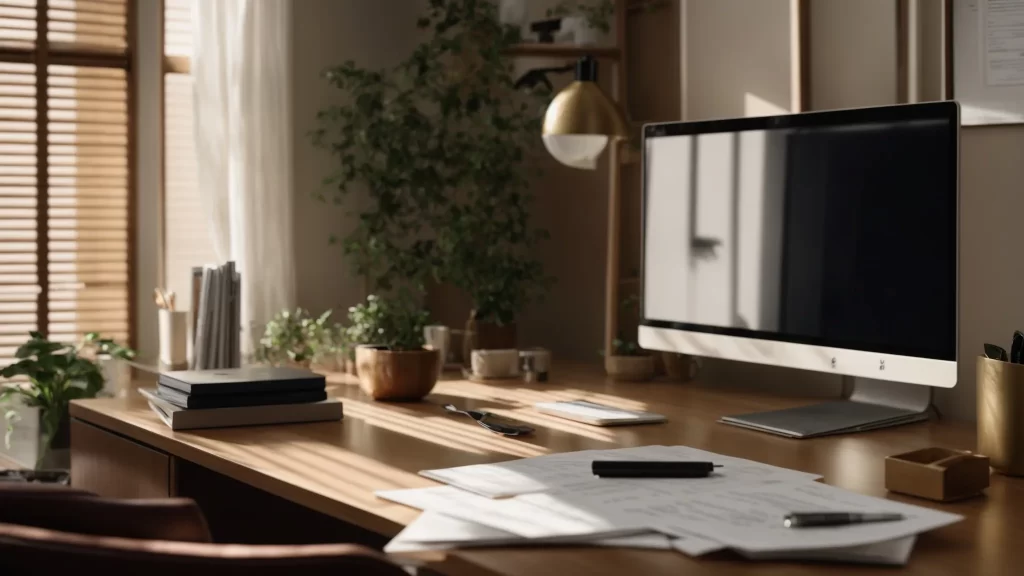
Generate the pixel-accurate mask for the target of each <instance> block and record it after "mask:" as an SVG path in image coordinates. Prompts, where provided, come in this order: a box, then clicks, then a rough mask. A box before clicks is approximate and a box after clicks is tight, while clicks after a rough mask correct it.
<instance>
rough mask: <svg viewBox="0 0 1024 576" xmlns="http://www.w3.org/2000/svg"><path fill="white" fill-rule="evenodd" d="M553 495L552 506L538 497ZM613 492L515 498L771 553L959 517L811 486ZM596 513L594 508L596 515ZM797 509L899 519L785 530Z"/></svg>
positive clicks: (891, 535) (876, 538)
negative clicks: (635, 494)
mask: <svg viewBox="0 0 1024 576" xmlns="http://www.w3.org/2000/svg"><path fill="white" fill-rule="evenodd" d="M541 496H546V497H547V498H548V499H554V500H558V501H559V504H558V505H557V506H555V505H553V504H551V503H550V502H544V501H542V500H541V499H540V497H541ZM615 498H616V497H615V495H613V494H601V495H598V494H593V493H588V492H586V491H577V492H573V493H562V494H544V495H530V496H523V497H521V498H517V500H523V501H524V502H523V504H527V505H531V506H542V505H546V506H548V507H551V508H557V509H559V510H560V511H562V512H563V513H564V512H565V511H566V510H574V512H573V513H572V515H573V517H576V518H581V517H586V516H588V515H594V514H599V515H600V517H601V519H602V522H603V524H604V525H612V526H614V525H629V526H634V527H636V526H646V527H649V528H652V529H655V530H658V531H659V532H663V533H666V534H669V535H672V534H679V535H681V536H698V537H702V538H706V539H708V540H711V541H715V542H721V543H722V544H724V545H726V546H729V547H731V548H735V549H738V550H746V551H750V552H773V551H794V550H822V549H829V548H848V547H851V546H861V545H866V544H875V543H878V542H885V541H889V540H895V539H899V538H905V537H907V536H912V535H916V534H919V533H921V532H925V531H928V530H932V529H935V528H939V527H942V526H946V525H948V524H952V523H954V522H957V521H959V520H961V519H962V517H961V516H958V515H956V514H948V513H945V512H940V511H937V510H932V509H929V508H923V507H920V506H912V505H909V504H902V503H899V502H894V501H890V500H883V499H880V498H873V497H870V496H863V495H861V494H855V493H853V492H848V491H846V490H842V489H840V488H835V487H833V486H828V485H825V484H819V483H816V482H804V483H798V484H793V483H768V484H761V485H747V486H736V487H732V488H727V489H724V490H716V491H711V492H703V493H697V494H693V495H689V496H680V495H672V496H669V497H661V496H651V497H642V498H637V499H631V500H629V501H625V500H623V499H620V500H615ZM596 511H600V512H599V513H597V512H596ZM800 511H804V512H807V511H847V512H893V513H898V514H903V515H904V516H905V517H906V519H904V520H902V521H898V522H877V523H869V524H859V525H851V526H842V527H828V528H801V529H792V528H785V527H784V526H783V525H782V519H783V517H784V516H785V515H786V514H789V513H791V512H800Z"/></svg>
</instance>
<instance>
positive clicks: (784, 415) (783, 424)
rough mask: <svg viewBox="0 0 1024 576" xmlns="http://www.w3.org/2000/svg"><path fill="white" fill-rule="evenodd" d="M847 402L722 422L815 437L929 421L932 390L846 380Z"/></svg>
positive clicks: (783, 433)
mask: <svg viewBox="0 0 1024 576" xmlns="http://www.w3.org/2000/svg"><path fill="white" fill-rule="evenodd" d="M843 388H844V390H848V393H847V394H844V395H845V396H846V399H844V400H837V401H835V402H825V403H823V404H813V405H811V406H801V407H799V408H789V409H786V410H772V411H770V412H757V413H754V414H741V415H737V416H723V417H722V418H721V419H720V420H719V422H724V423H725V424H732V425H734V426H742V427H743V428H750V429H753V430H759V431H761V432H769V433H772V434H778V435H780V436H786V437H789V438H813V437H815V436H825V435H828V434H845V433H847V432H863V431H865V430H874V429H876V428H886V427H889V426H897V425H900V424H909V423H911V422H921V421H923V420H927V419H928V418H930V417H931V415H932V414H934V412H935V411H934V409H933V408H932V387H931V386H919V385H916V384H902V383H900V382H887V381H884V380H872V379H869V378H853V377H849V376H846V377H844V378H843Z"/></svg>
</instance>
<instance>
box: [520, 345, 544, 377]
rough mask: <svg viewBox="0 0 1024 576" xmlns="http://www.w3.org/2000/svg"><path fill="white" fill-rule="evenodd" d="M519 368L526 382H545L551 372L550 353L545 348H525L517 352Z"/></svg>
mask: <svg viewBox="0 0 1024 576" xmlns="http://www.w3.org/2000/svg"><path fill="white" fill-rule="evenodd" d="M519 368H520V370H522V372H523V380H526V381H527V382H547V381H548V372H550V371H551V352H549V351H548V350H547V349H545V348H527V349H525V350H520V351H519Z"/></svg>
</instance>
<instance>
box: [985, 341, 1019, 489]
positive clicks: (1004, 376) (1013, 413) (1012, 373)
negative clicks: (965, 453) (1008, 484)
mask: <svg viewBox="0 0 1024 576" xmlns="http://www.w3.org/2000/svg"><path fill="white" fill-rule="evenodd" d="M977 388H978V452H979V453H981V454H984V455H986V456H988V457H989V460H990V461H991V464H992V468H993V469H995V470H996V471H997V472H1002V473H1003V474H1007V475H1010V476H1024V364H1011V363H1009V362H1002V361H1000V360H993V359H991V358H984V357H978V366H977Z"/></svg>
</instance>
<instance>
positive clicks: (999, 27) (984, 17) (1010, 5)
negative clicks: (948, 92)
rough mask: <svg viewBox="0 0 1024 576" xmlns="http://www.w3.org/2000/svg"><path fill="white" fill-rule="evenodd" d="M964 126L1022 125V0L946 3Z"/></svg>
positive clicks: (954, 0) (956, 94) (953, 0)
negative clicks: (951, 29) (950, 19)
mask: <svg viewBox="0 0 1024 576" xmlns="http://www.w3.org/2000/svg"><path fill="white" fill-rule="evenodd" d="M947 2H950V3H951V6H949V7H948V8H947V9H948V10H951V12H952V22H953V31H952V32H953V34H952V50H953V97H954V98H956V99H957V100H958V101H959V102H960V106H961V121H962V124H963V125H964V126H970V125H980V124H1019V123H1024V0H947Z"/></svg>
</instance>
